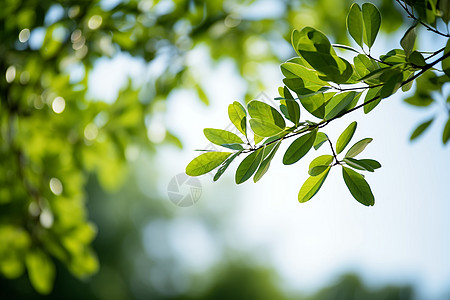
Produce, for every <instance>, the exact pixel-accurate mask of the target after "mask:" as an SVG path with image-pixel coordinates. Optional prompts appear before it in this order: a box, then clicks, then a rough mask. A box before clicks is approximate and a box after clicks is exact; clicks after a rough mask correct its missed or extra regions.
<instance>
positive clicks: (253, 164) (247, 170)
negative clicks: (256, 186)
mask: <svg viewBox="0 0 450 300" xmlns="http://www.w3.org/2000/svg"><path fill="white" fill-rule="evenodd" d="M262 157H263V148H259V149H258V150H256V151H254V152H252V153H250V154H249V155H248V156H247V157H246V158H244V160H243V161H242V162H241V164H240V165H239V167H238V168H237V170H236V176H235V181H236V183H237V184H241V183H243V182H245V181H247V180H248V179H249V178H250V177H251V176H252V175H253V173H255V171H256V169H257V168H258V166H259V164H260V163H261V160H262Z"/></svg>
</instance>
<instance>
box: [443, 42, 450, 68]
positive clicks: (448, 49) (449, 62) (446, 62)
mask: <svg viewBox="0 0 450 300" xmlns="http://www.w3.org/2000/svg"><path fill="white" fill-rule="evenodd" d="M449 52H450V39H448V40H447V44H446V45H445V49H444V55H447V54H448V53H449ZM442 70H443V71H444V73H445V74H447V76H450V57H447V58H446V59H444V60H443V61H442Z"/></svg>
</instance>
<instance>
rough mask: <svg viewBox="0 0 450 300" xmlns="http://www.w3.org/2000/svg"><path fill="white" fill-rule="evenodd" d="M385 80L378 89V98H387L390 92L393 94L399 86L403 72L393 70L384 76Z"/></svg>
mask: <svg viewBox="0 0 450 300" xmlns="http://www.w3.org/2000/svg"><path fill="white" fill-rule="evenodd" d="M383 81H384V82H385V83H384V85H383V86H382V87H381V90H380V98H382V99H383V98H387V97H389V96H390V95H392V94H395V92H397V90H398V89H399V88H400V87H401V85H402V82H403V73H401V72H393V73H392V74H389V75H388V76H386V79H383Z"/></svg>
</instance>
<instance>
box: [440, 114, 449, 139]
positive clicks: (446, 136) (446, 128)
mask: <svg viewBox="0 0 450 300" xmlns="http://www.w3.org/2000/svg"><path fill="white" fill-rule="evenodd" d="M449 139H450V118H448V120H447V123H445V126H444V131H443V132H442V142H443V143H444V145H445V144H447V142H448V140H449Z"/></svg>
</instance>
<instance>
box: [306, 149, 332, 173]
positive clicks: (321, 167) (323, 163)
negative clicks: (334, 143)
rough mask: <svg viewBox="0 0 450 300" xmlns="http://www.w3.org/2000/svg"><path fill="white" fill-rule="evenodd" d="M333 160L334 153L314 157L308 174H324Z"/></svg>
mask: <svg viewBox="0 0 450 300" xmlns="http://www.w3.org/2000/svg"><path fill="white" fill-rule="evenodd" d="M332 162H333V156H332V155H328V154H326V155H321V156H319V157H316V158H315V159H313V161H312V162H311V163H310V164H309V170H308V174H309V175H311V176H317V175H319V174H322V172H324V171H325V170H326V169H327V168H328V167H329V166H330V164H331V163H332Z"/></svg>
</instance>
